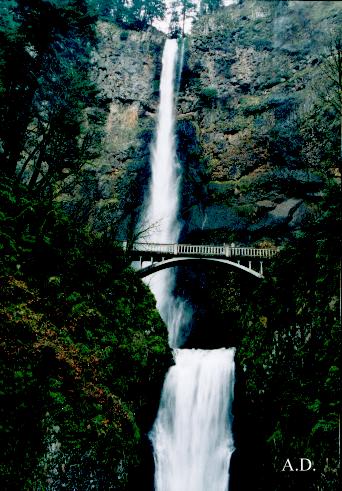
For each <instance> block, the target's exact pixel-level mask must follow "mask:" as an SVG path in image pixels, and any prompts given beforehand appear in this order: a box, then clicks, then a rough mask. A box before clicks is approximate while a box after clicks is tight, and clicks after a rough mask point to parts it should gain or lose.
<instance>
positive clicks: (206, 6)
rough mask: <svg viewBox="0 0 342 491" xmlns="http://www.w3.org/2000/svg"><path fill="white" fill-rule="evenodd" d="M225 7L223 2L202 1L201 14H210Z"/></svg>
mask: <svg viewBox="0 0 342 491" xmlns="http://www.w3.org/2000/svg"><path fill="white" fill-rule="evenodd" d="M222 6H223V2H222V0H202V1H201V7H200V8H201V14H209V13H212V12H215V11H216V10H218V9H219V8H220V7H222Z"/></svg>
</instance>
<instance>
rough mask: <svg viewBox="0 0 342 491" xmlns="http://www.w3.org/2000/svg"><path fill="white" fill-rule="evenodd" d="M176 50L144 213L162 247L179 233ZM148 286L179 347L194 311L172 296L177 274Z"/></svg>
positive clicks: (172, 44) (171, 44) (165, 65)
mask: <svg viewBox="0 0 342 491" xmlns="http://www.w3.org/2000/svg"><path fill="white" fill-rule="evenodd" d="M177 51H178V44H177V40H176V39H168V40H167V41H166V43H165V47H164V52H163V59H162V73H161V80H160V102H159V111H158V124H157V131H156V139H155V142H154V144H153V146H152V149H151V183H150V188H149V192H148V194H147V199H146V202H145V204H144V213H143V225H142V228H143V229H146V228H149V231H148V241H149V242H154V243H159V244H162V243H175V242H177V241H178V237H179V232H180V222H179V220H178V210H179V184H180V177H181V173H180V171H181V169H180V166H179V163H178V161H177V156H176V142H175V132H174V127H175V109H174V99H175V93H174V86H175V79H176V67H177ZM181 62H182V60H181ZM148 283H149V286H150V288H151V290H152V291H153V293H154V295H155V297H156V300H157V308H158V310H159V312H160V315H161V317H162V318H163V320H164V321H165V323H166V325H167V326H168V331H169V344H170V346H172V347H176V346H180V345H181V344H182V342H183V339H184V336H185V334H184V332H183V330H182V328H183V326H186V325H187V324H188V322H189V320H190V317H191V311H190V309H189V308H188V306H187V305H186V304H185V303H184V302H183V301H182V300H181V299H179V298H175V297H174V296H173V294H172V292H173V289H174V285H175V275H174V271H173V270H172V269H169V270H165V271H161V272H160V273H157V274H155V275H152V276H151V277H150V278H149V279H148Z"/></svg>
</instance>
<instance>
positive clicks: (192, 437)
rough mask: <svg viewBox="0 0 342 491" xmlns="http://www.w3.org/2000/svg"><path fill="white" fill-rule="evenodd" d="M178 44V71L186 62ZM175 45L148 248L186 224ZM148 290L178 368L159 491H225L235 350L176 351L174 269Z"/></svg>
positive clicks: (147, 211)
mask: <svg viewBox="0 0 342 491" xmlns="http://www.w3.org/2000/svg"><path fill="white" fill-rule="evenodd" d="M183 48H184V45H182V46H181V53H180V59H179V63H178V67H181V64H182V62H183V52H182V50H183ZM177 50H178V46H177V40H175V39H172V40H170V39H169V40H167V41H166V43H165V47H164V52H163V60H162V73H161V81H160V102H159V111H158V124H157V131H156V138H155V141H154V143H153V146H152V148H151V183H150V188H149V191H148V193H147V196H146V200H145V203H144V213H143V222H142V224H141V225H140V226H141V227H143V229H146V228H147V229H148V235H147V238H148V242H154V243H175V242H177V241H178V237H179V233H180V228H181V224H180V221H179V219H178V212H179V184H180V178H181V169H180V166H179V163H178V161H177V157H176V144H175V131H174V128H175V108H174V105H175V93H174V92H175V89H174V87H175V86H178V84H179V81H180V77H179V76H178V74H176V68H177ZM178 70H180V68H178ZM149 285H150V287H151V290H152V291H153V293H154V295H155V297H156V300H157V308H158V310H159V312H160V314H161V316H162V318H163V319H164V321H165V323H166V325H167V327H168V332H169V344H170V346H171V347H172V348H175V349H174V350H173V354H174V359H175V365H174V366H173V367H171V368H170V370H169V372H168V374H167V376H166V379H165V383H164V387H163V392H162V397H161V402H160V407H159V411H158V415H157V418H156V421H155V423H154V426H153V428H152V430H151V433H150V439H151V441H152V444H153V448H154V459H155V490H156V491H227V490H228V479H229V463H230V457H231V454H232V452H233V450H234V447H233V438H232V432H231V419H232V416H231V404H232V399H233V387H234V348H230V349H225V348H222V349H216V350H211V351H207V350H195V349H177V348H178V347H179V346H181V345H182V343H183V341H184V337H185V329H184V328H185V326H187V325H189V324H190V320H191V309H189V308H188V306H187V305H186V304H185V303H184V302H183V301H182V300H181V299H179V298H176V297H174V295H173V290H174V286H175V276H174V272H173V270H172V269H167V270H165V271H160V272H158V273H155V274H154V275H151V277H150V280H149Z"/></svg>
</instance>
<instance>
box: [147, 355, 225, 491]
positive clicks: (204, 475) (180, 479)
mask: <svg viewBox="0 0 342 491" xmlns="http://www.w3.org/2000/svg"><path fill="white" fill-rule="evenodd" d="M174 357H175V362H176V364H175V366H173V367H171V368H170V370H169V372H168V374H167V377H166V379H165V383H164V388H163V393H162V398H161V401H160V407H159V411H158V416H157V419H156V421H155V423H154V426H153V430H152V432H151V439H152V442H153V447H154V452H155V464H156V471H155V489H156V491H227V490H228V478H229V475H228V473H229V463H230V457H231V455H232V452H233V450H234V446H233V438H232V433H231V419H232V416H231V404H232V399H233V386H234V348H231V349H224V348H222V349H216V350H188V349H184V350H179V349H176V350H174Z"/></svg>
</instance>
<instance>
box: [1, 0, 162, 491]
mask: <svg viewBox="0 0 342 491" xmlns="http://www.w3.org/2000/svg"><path fill="white" fill-rule="evenodd" d="M1 9H2V13H3V14H4V15H3V16H2V20H1V24H0V38H1V48H0V55H1V56H0V58H1V60H0V105H1V130H0V140H1V147H0V162H1V172H2V180H1V183H0V255H1V256H0V261H1V262H0V283H1V287H0V288H1V294H0V305H1V307H0V324H1V342H0V344H1V365H0V379H1V382H0V384H1V388H0V396H1V428H0V431H1V444H2V457H3V459H2V461H1V466H0V473H1V477H2V479H1V482H2V489H4V490H15V489H18V490H19V489H20V490H23V489H27V490H33V489H37V490H38V489H39V490H42V489H62V488H63V489H75V488H77V489H84V490H85V489H136V484H134V479H138V480H139V479H141V478H143V479H144V480H145V481H146V480H148V479H149V478H150V477H151V476H150V473H149V471H148V467H149V465H148V462H146V460H144V459H145V458H146V455H147V454H148V453H149V452H146V448H145V447H147V446H148V443H147V438H146V433H147V431H148V430H149V429H150V427H151V425H152V422H153V419H154V415H155V412H156V408H157V405H158V398H159V394H160V387H161V384H162V381H163V377H164V373H165V371H166V368H167V365H169V363H170V357H169V350H168V346H167V333H166V329H165V326H164V324H163V323H162V321H161V319H160V317H159V314H158V312H157V311H156V308H155V300H154V298H153V296H152V295H151V294H150V292H149V291H148V289H147V287H145V286H144V285H143V284H142V283H141V281H140V280H138V279H137V278H136V276H135V274H134V273H133V271H131V270H130V268H129V262H128V258H127V257H125V255H124V253H123V251H122V249H121V248H120V247H119V245H115V240H114V238H113V236H112V234H111V230H112V229H113V227H111V224H108V226H107V228H106V233H102V234H99V233H95V232H94V231H91V230H90V227H89V225H88V223H87V219H88V215H87V213H86V212H85V210H87V207H88V206H91V203H90V204H89V201H91V199H92V197H93V193H94V189H92V187H91V183H90V185H89V187H88V191H89V196H84V199H83V201H82V203H81V204H80V206H75V205H74V206H69V208H68V210H67V211H68V213H67V214H66V213H65V206H64V209H63V207H62V206H61V205H60V204H59V202H58V199H57V200H56V198H57V197H58V196H60V194H61V193H62V192H65V190H66V189H68V187H69V188H70V186H72V187H76V186H77V185H79V182H80V180H81V178H82V170H83V168H84V166H85V165H87V164H88V163H89V162H91V161H92V160H93V159H94V158H95V157H97V156H98V150H99V143H100V141H101V131H102V126H103V114H104V111H105V108H106V107H105V102H103V101H102V100H101V97H99V95H98V90H97V88H96V85H95V84H94V82H93V81H92V79H91V73H90V67H91V63H90V57H91V52H92V49H93V48H94V46H95V45H96V42H97V40H96V32H95V22H96V18H95V17H93V16H91V15H90V14H89V11H88V9H87V3H86V2H84V1H83V0H70V1H65V2H64V1H63V2H56V1H53V0H51V1H44V0H18V1H12V0H8V1H6V2H4V3H2V5H1ZM143 461H144V464H142V462H143ZM146 469H147V470H146ZM145 471H146V475H144V476H143V475H142V473H143V472H145Z"/></svg>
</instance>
